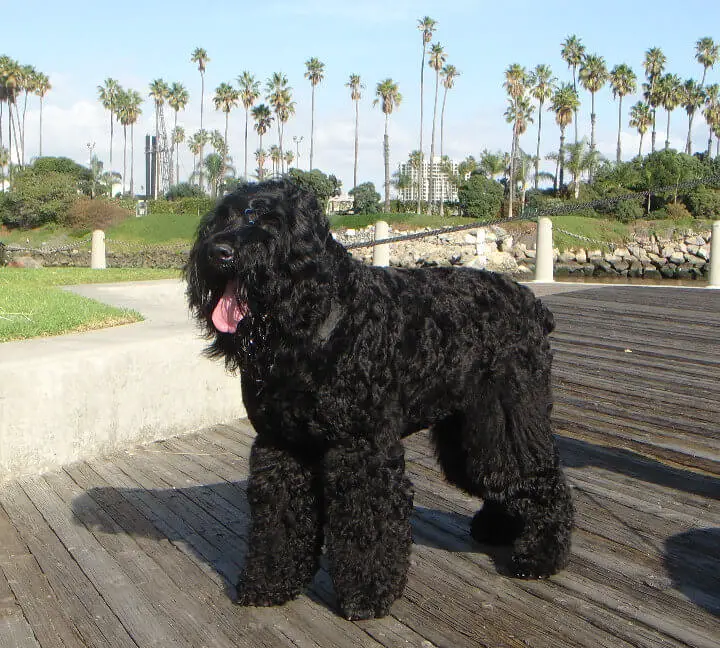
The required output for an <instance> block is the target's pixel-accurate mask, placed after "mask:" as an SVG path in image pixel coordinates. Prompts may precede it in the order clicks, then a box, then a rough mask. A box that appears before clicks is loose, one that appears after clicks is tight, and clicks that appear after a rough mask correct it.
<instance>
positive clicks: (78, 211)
mask: <svg viewBox="0 0 720 648" xmlns="http://www.w3.org/2000/svg"><path fill="white" fill-rule="evenodd" d="M128 216H130V212H129V211H128V210H127V209H123V208H122V207H120V206H119V205H117V204H115V203H112V202H108V201H107V200H102V199H95V200H90V199H89V198H86V197H81V198H78V199H77V200H76V201H75V202H74V203H73V205H72V206H71V207H70V209H69V210H68V213H67V214H66V216H65V217H64V218H63V220H62V224H63V225H66V226H67V227H70V228H71V229H74V230H82V231H90V230H95V229H101V230H105V229H107V228H109V227H112V226H113V225H117V224H118V223H120V222H122V221H123V220H125V219H126V218H127V217H128Z"/></svg>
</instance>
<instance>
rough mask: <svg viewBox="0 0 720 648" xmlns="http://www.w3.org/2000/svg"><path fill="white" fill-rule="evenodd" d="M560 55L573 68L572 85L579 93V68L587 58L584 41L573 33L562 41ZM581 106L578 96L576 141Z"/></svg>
mask: <svg viewBox="0 0 720 648" xmlns="http://www.w3.org/2000/svg"><path fill="white" fill-rule="evenodd" d="M560 56H561V58H562V60H563V61H565V63H567V64H568V67H569V68H570V69H571V70H572V75H573V82H572V87H573V90H575V94H576V95H577V70H578V67H579V66H580V65H582V62H583V61H584V60H585V45H583V44H582V41H581V40H580V39H579V38H578V37H577V36H575V34H572V35H571V36H568V37H567V38H566V39H565V40H564V41H563V43H562V49H561V50H560ZM579 107H580V99H579V97H578V102H577V107H576V108H575V111H574V118H575V141H576V142H577V141H578V118H577V109H578V108H579Z"/></svg>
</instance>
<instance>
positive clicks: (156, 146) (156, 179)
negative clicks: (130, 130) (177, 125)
mask: <svg viewBox="0 0 720 648" xmlns="http://www.w3.org/2000/svg"><path fill="white" fill-rule="evenodd" d="M159 120H160V114H159V106H158V104H157V102H155V144H154V145H153V156H154V158H155V173H154V178H153V182H154V185H155V186H154V188H153V198H154V199H155V200H157V197H158V186H159V185H160V155H159V154H158V153H159V148H160V146H159V145H160V121H159ZM131 139H132V136H131ZM130 162H131V164H132V160H131V161H130Z"/></svg>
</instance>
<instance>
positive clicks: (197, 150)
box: [188, 128, 210, 192]
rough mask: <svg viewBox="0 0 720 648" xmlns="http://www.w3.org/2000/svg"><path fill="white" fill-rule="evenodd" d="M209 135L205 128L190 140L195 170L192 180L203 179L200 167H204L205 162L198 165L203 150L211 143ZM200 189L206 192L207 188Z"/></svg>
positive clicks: (189, 145) (201, 187) (191, 175)
mask: <svg viewBox="0 0 720 648" xmlns="http://www.w3.org/2000/svg"><path fill="white" fill-rule="evenodd" d="M209 139H210V138H209V135H208V132H207V131H206V130H205V129H204V128H203V129H201V130H199V131H196V132H195V133H194V134H193V135H192V137H190V139H189V140H188V148H189V149H190V152H191V153H192V154H193V170H192V173H191V174H190V177H191V178H193V179H194V178H195V177H199V178H201V177H202V171H200V170H199V169H198V166H202V164H203V160H202V159H201V160H200V164H199V165H198V162H197V160H198V157H199V156H200V154H201V153H202V151H203V149H204V148H205V144H207V143H208V141H209ZM199 187H200V189H201V190H202V191H203V192H204V191H205V188H204V187H203V186H202V185H199Z"/></svg>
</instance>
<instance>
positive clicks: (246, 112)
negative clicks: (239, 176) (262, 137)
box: [243, 108, 249, 182]
mask: <svg viewBox="0 0 720 648" xmlns="http://www.w3.org/2000/svg"><path fill="white" fill-rule="evenodd" d="M248 119H249V117H248V109H247V108H245V173H244V174H243V177H244V178H245V182H247V179H248V174H247V160H248V156H247V153H248V151H247V144H248Z"/></svg>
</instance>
